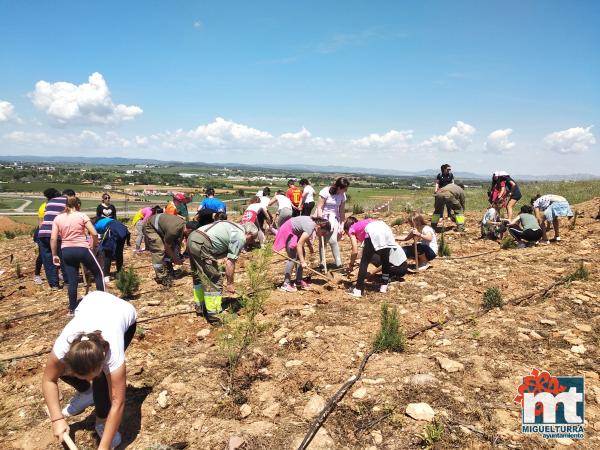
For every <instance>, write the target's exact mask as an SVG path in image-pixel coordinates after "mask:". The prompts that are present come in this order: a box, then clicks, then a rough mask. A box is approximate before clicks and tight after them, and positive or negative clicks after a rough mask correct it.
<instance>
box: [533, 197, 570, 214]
mask: <svg viewBox="0 0 600 450" xmlns="http://www.w3.org/2000/svg"><path fill="white" fill-rule="evenodd" d="M566 201H567V199H566V198H564V197H563V196H561V195H554V194H547V195H542V196H541V197H540V198H538V199H537V200H536V201H534V202H533V207H534V208H538V209H541V210H542V211H544V210H545V209H546V208H548V206H550V205H551V204H552V203H554V202H566Z"/></svg>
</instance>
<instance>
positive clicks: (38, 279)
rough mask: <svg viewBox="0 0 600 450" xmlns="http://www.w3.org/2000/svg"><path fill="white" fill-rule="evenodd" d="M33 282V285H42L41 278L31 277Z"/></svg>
mask: <svg viewBox="0 0 600 450" xmlns="http://www.w3.org/2000/svg"><path fill="white" fill-rule="evenodd" d="M33 282H34V283H35V284H42V277H41V276H39V275H36V276H35V277H33Z"/></svg>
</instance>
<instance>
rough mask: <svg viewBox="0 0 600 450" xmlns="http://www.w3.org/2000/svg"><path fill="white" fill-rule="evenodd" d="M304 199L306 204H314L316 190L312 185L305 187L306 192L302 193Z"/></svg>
mask: <svg viewBox="0 0 600 450" xmlns="http://www.w3.org/2000/svg"><path fill="white" fill-rule="evenodd" d="M302 198H303V199H304V203H314V201H315V190H314V188H313V187H312V186H311V185H310V184H307V185H306V186H304V190H303V191H302Z"/></svg>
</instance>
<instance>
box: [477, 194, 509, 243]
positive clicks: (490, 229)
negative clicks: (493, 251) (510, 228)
mask: <svg viewBox="0 0 600 450" xmlns="http://www.w3.org/2000/svg"><path fill="white" fill-rule="evenodd" d="M505 231H506V229H505V226H504V224H503V223H501V221H500V205H499V204H498V203H492V204H491V205H490V207H489V208H488V209H487V210H486V212H485V214H484V215H483V219H481V239H491V240H493V241H496V240H498V239H502V235H503V234H504V232H505Z"/></svg>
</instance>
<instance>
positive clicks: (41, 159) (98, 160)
mask: <svg viewBox="0 0 600 450" xmlns="http://www.w3.org/2000/svg"><path fill="white" fill-rule="evenodd" d="M0 161H4V162H28V163H69V164H85V165H106V166H131V165H136V164H148V165H162V166H164V165H169V166H186V167H199V168H200V167H214V168H224V167H226V168H229V169H246V170H252V169H254V170H261V169H271V170H281V171H288V172H289V171H295V172H316V173H349V174H362V175H381V176H396V177H424V178H434V177H435V176H436V175H437V173H438V170H437V169H426V170H420V171H413V172H411V171H405V170H394V169H373V168H359V167H347V166H318V165H311V164H291V165H282V164H259V165H255V164H253V165H250V164H239V163H205V162H183V161H163V160H158V159H145V158H121V157H86V156H29V155H14V156H13V155H10V156H0ZM454 175H455V176H456V178H458V179H467V180H489V179H490V177H491V174H485V175H483V174H478V173H473V172H460V171H459V172H454ZM513 177H514V178H515V179H516V180H523V181H544V180H553V181H557V180H573V181H581V180H597V179H600V177H599V176H596V175H592V174H587V173H577V174H570V175H513Z"/></svg>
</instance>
